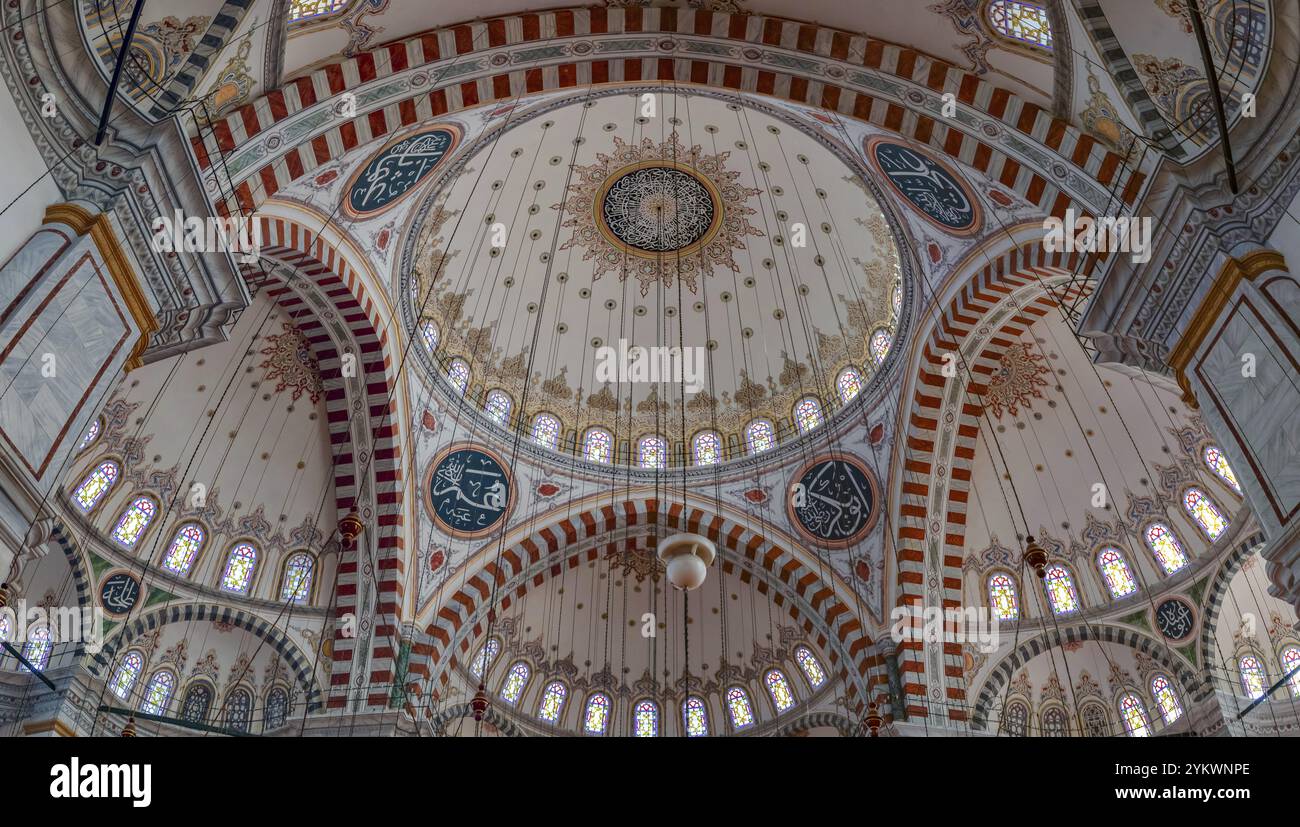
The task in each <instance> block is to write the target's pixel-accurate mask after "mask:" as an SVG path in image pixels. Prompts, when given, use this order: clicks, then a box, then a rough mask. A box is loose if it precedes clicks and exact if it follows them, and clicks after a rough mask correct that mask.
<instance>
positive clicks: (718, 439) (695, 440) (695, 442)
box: [691, 428, 726, 466]
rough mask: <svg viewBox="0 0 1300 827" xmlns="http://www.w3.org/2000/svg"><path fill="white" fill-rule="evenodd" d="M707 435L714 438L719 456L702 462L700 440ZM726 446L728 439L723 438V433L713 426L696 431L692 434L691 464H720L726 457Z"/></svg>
mask: <svg viewBox="0 0 1300 827" xmlns="http://www.w3.org/2000/svg"><path fill="white" fill-rule="evenodd" d="M706 437H709V438H712V440H713V442H714V449H715V451H716V454H717V458H716V459H714V460H713V461H712V462H700V440H702V439H704V438H706ZM725 446H726V441H725V440H724V439H723V438H722V434H720V433H718V432H717V431H715V430H713V429H711V428H705V429H703V430H700V431H696V432H695V434H694V435H693V436H691V464H692V465H700V466H708V465H718V464H719V463H721V462H722V461H723V460H724V459H725V458H726V452H725V450H724V447H725Z"/></svg>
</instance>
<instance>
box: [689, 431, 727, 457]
mask: <svg viewBox="0 0 1300 827" xmlns="http://www.w3.org/2000/svg"><path fill="white" fill-rule="evenodd" d="M691 446H692V449H693V450H694V452H695V464H696V465H713V464H714V463H716V462H720V461H721V460H722V439H721V438H720V437H719V436H718V434H717V432H716V431H702V432H700V433H698V434H696V435H695V439H694V440H693V441H692V442H691Z"/></svg>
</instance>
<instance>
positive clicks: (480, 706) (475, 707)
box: [469, 683, 488, 721]
mask: <svg viewBox="0 0 1300 827" xmlns="http://www.w3.org/2000/svg"><path fill="white" fill-rule="evenodd" d="M469 708H470V709H471V710H472V711H473V712H474V720H475V721H481V720H483V716H484V715H486V714H487V710H488V696H487V686H486V685H484V684H482V683H480V684H479V685H478V691H477V692H475V693H474V698H473V700H471V701H470V702H469Z"/></svg>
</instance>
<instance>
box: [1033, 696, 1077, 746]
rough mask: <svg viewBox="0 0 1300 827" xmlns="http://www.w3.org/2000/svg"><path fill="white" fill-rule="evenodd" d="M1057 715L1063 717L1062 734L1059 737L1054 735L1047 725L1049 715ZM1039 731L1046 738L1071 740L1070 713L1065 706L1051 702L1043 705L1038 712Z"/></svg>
mask: <svg viewBox="0 0 1300 827" xmlns="http://www.w3.org/2000/svg"><path fill="white" fill-rule="evenodd" d="M1051 713H1055V714H1057V715H1060V716H1061V724H1062V727H1061V732H1060V734H1059V735H1053V734H1052V732H1051V729H1050V728H1049V727H1048V725H1047V716H1048V714H1051ZM1038 729H1039V734H1040V735H1042V737H1044V738H1069V737H1070V713H1069V712H1068V711H1067V710H1066V708H1065V705H1064V704H1062V703H1059V702H1055V701H1053V702H1050V703H1046V704H1043V706H1042V707H1041V708H1040V709H1039V710H1038Z"/></svg>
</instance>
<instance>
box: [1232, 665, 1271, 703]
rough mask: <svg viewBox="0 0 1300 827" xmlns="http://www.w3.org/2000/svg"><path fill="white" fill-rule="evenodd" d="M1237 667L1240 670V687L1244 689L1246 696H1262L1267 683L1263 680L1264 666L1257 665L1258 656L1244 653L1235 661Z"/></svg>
mask: <svg viewBox="0 0 1300 827" xmlns="http://www.w3.org/2000/svg"><path fill="white" fill-rule="evenodd" d="M1237 668H1238V670H1239V671H1240V672H1241V688H1242V689H1245V690H1246V697H1248V698H1262V697H1264V690H1265V689H1267V687H1268V684H1267V683H1265V681H1264V667H1262V666H1260V665H1259V658H1257V657H1255V656H1254V655H1246V656H1245V657H1243V658H1242V659H1241V660H1239V661H1238V662H1237Z"/></svg>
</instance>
